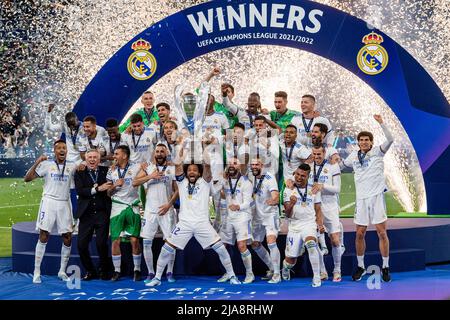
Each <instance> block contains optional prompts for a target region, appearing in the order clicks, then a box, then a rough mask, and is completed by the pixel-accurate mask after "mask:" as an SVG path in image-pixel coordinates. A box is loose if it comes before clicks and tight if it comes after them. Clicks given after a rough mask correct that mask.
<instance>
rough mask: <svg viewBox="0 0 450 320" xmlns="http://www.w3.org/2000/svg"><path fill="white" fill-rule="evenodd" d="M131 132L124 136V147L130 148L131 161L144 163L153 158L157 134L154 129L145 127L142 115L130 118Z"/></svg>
mask: <svg viewBox="0 0 450 320" xmlns="http://www.w3.org/2000/svg"><path fill="white" fill-rule="evenodd" d="M130 122H131V126H130V127H131V132H130V133H125V134H123V141H124V145H126V146H128V147H129V148H130V152H131V154H130V161H131V162H133V163H144V162H147V161H148V159H151V158H152V155H153V146H154V143H155V142H156V132H155V130H154V128H152V127H145V126H144V121H143V120H142V116H141V115H140V114H133V115H132V116H131V117H130Z"/></svg>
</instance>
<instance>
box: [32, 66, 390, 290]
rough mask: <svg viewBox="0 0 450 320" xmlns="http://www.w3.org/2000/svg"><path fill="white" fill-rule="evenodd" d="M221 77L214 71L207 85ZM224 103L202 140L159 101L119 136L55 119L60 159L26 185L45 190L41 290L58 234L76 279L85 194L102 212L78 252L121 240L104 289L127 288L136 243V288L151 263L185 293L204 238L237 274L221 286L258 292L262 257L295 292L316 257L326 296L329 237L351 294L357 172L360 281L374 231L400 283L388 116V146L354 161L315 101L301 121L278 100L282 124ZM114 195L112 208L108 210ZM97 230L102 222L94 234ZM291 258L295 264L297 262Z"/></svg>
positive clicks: (50, 126) (253, 106)
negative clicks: (192, 250) (389, 196)
mask: <svg viewBox="0 0 450 320" xmlns="http://www.w3.org/2000/svg"><path fill="white" fill-rule="evenodd" d="M219 73H220V70H219V69H218V68H214V69H213V70H212V72H211V73H210V74H209V75H208V76H207V78H206V79H205V81H210V80H211V79H212V78H213V77H214V76H216V75H218V74H219ZM221 93H222V97H221V101H222V103H220V102H218V100H219V99H216V98H215V97H214V96H213V95H211V94H209V96H208V101H207V105H206V114H205V117H204V121H203V123H202V128H201V132H202V137H201V139H198V138H196V137H194V136H193V135H192V134H191V133H190V131H189V129H188V127H187V125H186V123H185V122H184V121H183V119H180V117H177V116H176V114H175V112H173V110H171V109H173V108H171V106H170V105H169V104H167V103H164V102H162V103H158V104H156V106H154V102H155V97H154V94H153V93H152V92H150V91H147V92H145V93H144V94H143V96H142V98H141V102H142V104H143V108H142V109H139V110H138V111H137V112H135V113H134V114H132V115H131V117H130V118H129V119H128V120H127V121H125V122H124V123H123V124H122V125H119V122H118V121H117V120H116V119H112V118H111V119H108V120H107V121H106V126H105V128H103V127H101V126H99V125H97V123H96V119H95V117H93V116H87V117H85V118H84V119H83V121H82V122H80V121H79V120H78V117H77V116H76V114H74V113H73V112H69V113H67V114H66V116H65V123H62V124H61V123H57V124H55V123H53V122H52V117H51V115H52V114H51V112H52V109H53V106H50V107H49V110H48V111H49V112H48V114H47V118H46V122H45V128H46V129H47V130H51V131H57V132H61V133H63V134H64V135H65V139H63V140H57V141H56V142H55V143H54V158H53V159H51V160H50V159H47V157H45V156H41V157H40V158H39V159H37V161H36V162H35V164H34V165H33V166H32V168H31V169H30V170H29V171H28V172H27V174H26V176H25V181H31V180H33V179H36V178H38V177H42V178H44V190H43V197H42V201H41V205H40V209H39V213H38V218H37V225H36V228H37V229H38V230H39V232H40V234H39V240H38V243H37V245H36V255H35V270H34V275H33V282H34V283H40V282H41V277H40V273H41V271H40V265H41V261H42V259H43V257H44V254H45V246H46V243H47V242H48V239H49V234H50V232H51V230H52V228H53V227H54V226H55V225H56V227H57V231H58V233H59V234H61V235H62V238H63V245H62V249H61V266H60V271H59V273H58V277H59V278H61V279H62V280H66V281H67V280H68V279H69V278H68V276H67V274H66V268H67V263H68V260H69V256H70V252H71V242H72V241H71V239H72V233H73V231H74V227H75V226H76V223H75V221H74V217H73V214H72V204H71V203H72V202H71V189H76V193H77V196H78V199H79V200H80V199H81V198H83V199H89V200H87V201H88V202H86V203H88V204H86V206H85V208H83V210H86V211H89V212H90V213H92V214H90V215H89V216H88V215H87V214H83V216H82V217H80V219H79V220H80V222H79V240H78V242H80V240H81V239H80V237H81V234H83V236H84V235H86V236H84V238H83V239H84V240H83V241H81V243H82V244H80V243H78V248H79V250H80V252H81V250H82V249H83V250H84V249H85V250H87V249H86V248H87V244H88V243H89V241H90V240H91V238H92V234H93V233H94V230H95V233H96V237H97V238H99V234H101V232H100V231H98V230H100V229H99V228H104V226H105V225H106V227H107V228H106V232H104V230H103V233H104V236H103V240H104V243H106V240H107V238H108V236H109V237H110V239H111V245H112V247H111V253H112V263H113V266H114V272H113V273H112V276H108V277H106V276H105V272H106V270H105V269H107V266H106V265H105V263H104V265H103V267H101V269H103V270H101V273H102V276H101V278H102V279H107V278H108V279H111V280H113V281H117V280H119V278H120V272H121V260H122V257H121V250H120V243H121V242H124V241H126V242H130V243H131V247H132V254H133V263H134V280H135V281H139V280H141V256H142V255H143V256H144V260H145V264H146V266H147V269H148V276H147V278H146V279H145V281H144V282H145V284H146V286H157V285H160V284H161V281H162V275H163V273H164V271H165V273H166V278H167V280H168V282H174V281H175V278H174V276H173V267H174V263H175V256H176V250H177V249H178V250H183V249H184V248H185V246H186V244H187V243H188V241H189V240H190V239H191V238H192V237H195V239H196V240H197V241H198V243H199V244H200V245H201V246H202V248H203V249H209V248H211V249H213V250H214V251H215V252H216V253H217V255H218V257H219V259H220V262H221V264H222V265H223V267H224V269H225V274H224V275H223V276H222V277H221V278H220V279H218V282H227V281H229V282H230V283H231V284H240V283H241V281H242V283H244V284H248V283H252V282H253V281H255V275H254V273H253V269H252V253H251V251H250V250H249V249H250V248H251V249H252V251H253V252H254V253H256V255H257V256H258V257H259V258H260V259H261V260H262V261H263V262H264V264H265V265H266V266H267V272H266V274H265V275H264V276H263V277H262V278H261V279H263V280H267V281H268V282H269V283H272V284H276V283H280V282H281V281H282V280H284V281H288V280H290V278H291V275H292V269H293V268H294V266H295V264H296V262H297V259H298V258H299V257H300V256H302V255H303V254H304V253H305V252H307V253H308V257H309V261H310V264H311V267H312V271H313V279H312V286H313V287H319V286H321V284H322V281H325V280H327V279H328V277H329V276H328V272H327V270H326V267H325V264H324V255H326V254H328V248H327V245H326V242H325V234H327V235H328V237H329V238H330V242H331V254H332V257H333V266H334V269H333V271H332V281H334V282H340V281H341V280H342V278H341V259H342V255H343V253H344V251H345V247H344V238H343V237H344V230H343V225H342V223H341V222H340V219H339V212H340V206H339V194H340V192H341V170H342V169H344V168H347V169H349V170H352V171H353V172H354V179H355V188H356V209H355V216H354V223H355V225H356V255H357V260H358V267H357V269H356V270H355V271H354V273H353V275H352V279H353V280H354V281H359V280H361V278H362V277H363V276H364V275H365V273H366V269H365V266H364V252H365V241H364V238H365V233H366V229H367V227H368V226H369V225H370V224H373V225H375V227H376V230H377V233H378V236H379V240H380V253H381V255H382V262H383V266H382V279H383V280H384V281H390V280H391V277H390V274H389V240H388V237H387V232H386V221H387V214H386V207H385V200H384V192H385V191H386V184H385V179H384V162H383V157H384V155H385V153H386V152H387V151H388V150H389V148H390V146H391V145H392V143H393V138H392V135H391V133H390V131H389V130H388V128H387V127H386V125H385V124H384V122H383V119H382V117H381V116H379V115H374V120H375V121H377V122H378V123H379V124H380V126H381V128H382V129H383V132H384V135H385V138H386V141H385V142H384V143H383V144H381V145H376V146H375V145H374V138H373V134H372V133H370V132H367V131H362V132H360V133H359V134H358V136H357V142H358V147H359V150H355V151H353V152H352V153H351V154H350V155H349V156H348V157H347V158H346V159H341V158H340V157H339V154H338V152H337V150H336V149H335V148H333V147H332V143H333V141H334V131H333V127H332V124H331V123H330V121H329V120H328V119H327V118H325V117H324V116H322V115H321V114H320V113H319V112H318V111H317V110H316V109H315V104H316V99H315V97H314V96H312V95H304V96H303V97H302V99H301V104H300V107H301V111H294V110H290V109H288V108H287V103H288V99H287V94H286V93H285V92H283V91H278V92H276V93H275V94H274V106H275V109H274V110H273V111H270V112H268V111H267V110H266V109H264V108H262V107H261V102H260V96H259V94H258V93H251V94H250V95H249V96H248V102H247V107H246V108H244V107H242V106H238V105H236V104H235V103H234V102H233V98H234V95H235V92H234V88H233V86H232V85H231V84H228V83H224V84H222V85H221ZM188 95H193V94H191V93H187V94H185V96H188ZM83 174H84V175H85V177H87V178H86V179H85V180H83ZM72 193H73V192H72ZM102 195H103V196H104V198H102V199H103V200H101V201H103V202H104V203H106V204H105V205H103V204H102V205H99V203H100V200H97V199H100V197H101V196H102ZM105 199H107V200H105ZM89 201H90V202H89ZM103 202H102V203H103ZM78 206H80V202H78ZM77 210H78V211H79V210H80V209H79V208H77ZM212 210H213V211H214V216H215V218H214V221H213V222H212V221H211V219H210V216H211V214H210V212H211V211H212ZM98 212H106V214H107V219H106V220H105V221H104V222H93V221H94V220H92V219H97V218H95V217H94V216H95V215H97V216H98V214H97V213H98ZM87 219H91V220H90V222H89V225H90V226H92V227H90V228H89V230H86V226H87V225H88V224H87V222H86V220H87ZM282 219H286V222H287V224H288V233H287V236H286V247H285V248H279V245H278V244H277V238H278V236H279V232H280V225H281V222H282ZM96 228H97V229H96ZM158 230H161V232H162V234H163V238H164V241H165V242H164V245H163V247H162V249H161V252H160V254H159V257H158V258H157V262H156V270H155V268H154V257H153V252H152V244H153V240H154V238H155V235H156V233H157V232H158ZM141 238H142V246H141V242H140V239H141ZM86 239H87V240H86ZM264 240H266V243H267V248H266V247H265V246H264V245H263V242H264ZM98 241H99V239H97V248H98V250H99V251H100V254H99V255H100V258H101V259H102V257H103V260H105V259H107V257H105V255H107V250H106V251H105V248H104V247H102V244H99V242H98ZM86 243H87V244H86ZM235 244H237V248H238V250H239V252H240V254H241V258H242V261H243V264H244V266H245V270H246V274H245V278H244V279H242V280H239V279H238V277H237V276H236V275H235V273H234V269H233V265H232V261H231V258H230V254H229V252H228V250H227V247H228V246H234V245H235ZM80 245H81V247H80ZM85 247H86V248H85ZM280 249H283V250H284V251H285V258H284V260H283V261H281V257H280ZM101 252H103V253H101ZM105 252H106V253H105ZM80 255H81V254H80ZM83 257H84V256H82V262H83V265H84V267H85V269H86V270H87V275H86V277H85V278H86V280H89V279H91V278H94V276H93V275H94V274H96V271H95V269H94V267H93V265H92V262H91V261H90V257H87V258H83ZM166 269H167V270H166Z"/></svg>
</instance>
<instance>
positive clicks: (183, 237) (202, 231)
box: [167, 220, 220, 250]
mask: <svg viewBox="0 0 450 320" xmlns="http://www.w3.org/2000/svg"><path fill="white" fill-rule="evenodd" d="M192 237H195V239H196V240H197V241H198V243H200V245H201V246H202V248H203V249H206V248H208V247H209V246H211V245H212V244H214V243H216V242H217V241H219V240H220V237H219V235H218V234H217V232H216V230H214V228H213V227H212V225H211V223H210V222H209V221H205V222H187V221H185V220H181V221H179V222H178V223H177V224H176V226H175V227H174V228H173V230H172V232H171V233H170V236H169V237H168V238H167V241H168V242H169V243H171V244H173V245H174V246H175V247H177V248H178V249H181V250H183V249H184V247H185V246H186V244H187V243H188V242H189V240H191V238H192Z"/></svg>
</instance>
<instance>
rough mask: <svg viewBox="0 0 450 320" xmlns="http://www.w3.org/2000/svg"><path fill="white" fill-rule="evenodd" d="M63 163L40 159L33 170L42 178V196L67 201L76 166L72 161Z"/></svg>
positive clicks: (72, 185)
mask: <svg viewBox="0 0 450 320" xmlns="http://www.w3.org/2000/svg"><path fill="white" fill-rule="evenodd" d="M63 168H64V164H59V165H58V164H56V162H55V161H54V160H46V161H42V162H41V163H40V164H39V165H38V166H37V168H36V170H35V172H36V174H37V175H38V176H39V177H42V178H44V190H43V193H42V196H43V197H47V198H50V199H54V200H60V201H67V200H69V199H70V189H71V188H73V187H74V181H73V177H74V174H75V171H76V169H77V166H76V164H75V163H74V162H72V161H66V164H65V168H64V173H63Z"/></svg>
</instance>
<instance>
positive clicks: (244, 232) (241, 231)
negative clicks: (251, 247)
mask: <svg viewBox="0 0 450 320" xmlns="http://www.w3.org/2000/svg"><path fill="white" fill-rule="evenodd" d="M251 223H252V222H251V220H243V221H227V222H225V223H224V224H222V225H221V226H220V231H219V235H220V238H221V239H222V242H223V243H226V244H231V245H234V243H235V242H236V241H243V240H249V239H252V228H251Z"/></svg>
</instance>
